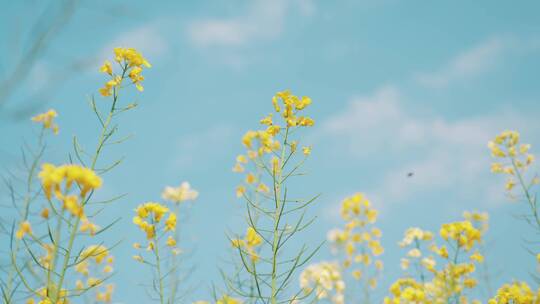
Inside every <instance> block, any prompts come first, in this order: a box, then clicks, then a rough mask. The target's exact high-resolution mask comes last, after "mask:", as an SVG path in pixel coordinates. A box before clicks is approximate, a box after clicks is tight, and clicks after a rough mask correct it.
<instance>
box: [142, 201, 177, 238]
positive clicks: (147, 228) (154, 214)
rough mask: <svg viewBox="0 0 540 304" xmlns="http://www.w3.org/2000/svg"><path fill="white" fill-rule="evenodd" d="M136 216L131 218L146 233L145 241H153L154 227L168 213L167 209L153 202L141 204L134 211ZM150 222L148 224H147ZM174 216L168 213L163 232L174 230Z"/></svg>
mask: <svg viewBox="0 0 540 304" xmlns="http://www.w3.org/2000/svg"><path fill="white" fill-rule="evenodd" d="M135 212H136V214H137V215H136V216H135V217H133V223H134V224H135V225H136V226H138V227H139V228H140V229H141V230H142V231H144V232H145V233H146V238H147V239H149V240H150V239H153V238H155V236H156V225H157V224H158V223H159V222H160V221H161V219H162V218H163V217H164V216H165V215H166V214H167V213H169V208H167V207H165V206H163V205H161V204H159V203H155V202H148V203H144V204H141V205H139V206H138V207H137V209H135ZM149 221H150V222H149ZM175 228H176V215H175V214H174V213H170V214H169V217H168V218H167V220H166V221H165V231H169V230H171V231H172V230H175Z"/></svg>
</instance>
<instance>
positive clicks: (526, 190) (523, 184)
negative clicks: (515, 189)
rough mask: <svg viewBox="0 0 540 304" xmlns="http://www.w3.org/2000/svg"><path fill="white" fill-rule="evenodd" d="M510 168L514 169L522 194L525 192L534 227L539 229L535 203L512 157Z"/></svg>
mask: <svg viewBox="0 0 540 304" xmlns="http://www.w3.org/2000/svg"><path fill="white" fill-rule="evenodd" d="M512 166H513V167H514V171H515V172H516V176H517V177H518V180H519V184H520V186H521V188H522V189H523V192H525V197H526V198H527V202H528V203H529V206H530V207H531V211H532V213H533V216H534V219H535V220H536V225H537V226H538V229H540V217H539V215H538V209H537V206H536V201H535V200H534V199H533V197H532V196H531V194H530V192H529V188H528V187H527V185H526V184H525V181H524V180H523V176H522V175H521V171H520V169H519V168H518V167H517V165H516V162H515V159H514V158H513V157H512Z"/></svg>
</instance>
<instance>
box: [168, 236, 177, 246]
mask: <svg viewBox="0 0 540 304" xmlns="http://www.w3.org/2000/svg"><path fill="white" fill-rule="evenodd" d="M166 244H167V246H169V247H174V246H176V240H175V239H174V238H173V237H172V236H170V235H169V237H168V238H167V243H166Z"/></svg>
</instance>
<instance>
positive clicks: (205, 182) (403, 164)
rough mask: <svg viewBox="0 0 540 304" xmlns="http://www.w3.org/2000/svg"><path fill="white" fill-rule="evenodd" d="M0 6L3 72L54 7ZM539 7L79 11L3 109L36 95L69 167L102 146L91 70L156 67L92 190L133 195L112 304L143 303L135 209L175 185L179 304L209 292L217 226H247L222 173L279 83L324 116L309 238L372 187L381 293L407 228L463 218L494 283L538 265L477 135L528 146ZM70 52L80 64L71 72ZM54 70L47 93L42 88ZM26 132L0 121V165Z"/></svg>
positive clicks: (139, 5) (387, 1)
mask: <svg viewBox="0 0 540 304" xmlns="http://www.w3.org/2000/svg"><path fill="white" fill-rule="evenodd" d="M2 2H3V3H2V10H1V11H0V37H1V41H2V42H1V44H0V67H1V68H2V69H1V70H0V71H1V74H0V75H2V77H4V75H6V72H9V71H10V69H13V66H14V64H15V62H17V60H18V58H19V57H18V55H17V54H20V52H21V51H24V45H25V39H28V34H29V28H30V27H29V24H30V22H31V21H32V20H35V18H36V17H37V16H38V15H40V14H41V13H42V12H43V9H44V8H45V7H47V6H49V5H50V3H48V2H45V1H6V0H4V1H2ZM51 3H52V2H51ZM149 3H151V4H149ZM48 9H51V10H54V9H55V6H54V5H53V6H52V8H48ZM539 10H540V5H539V4H538V2H537V1H519V2H515V1H514V2H509V1H401V0H383V1H372V0H365V1H352V0H345V1H316V0H288V1H287V0H276V1H236V0H235V1H225V0H221V1H168V2H166V3H161V2H160V3H158V2H157V1H155V2H146V1H83V2H80V3H79V5H78V8H77V11H76V13H75V15H74V16H73V18H72V19H71V20H70V21H69V22H68V23H67V24H66V26H65V27H64V28H63V30H62V31H61V32H60V34H59V36H58V37H56V38H55V39H54V40H53V41H52V42H51V44H50V46H49V48H48V49H47V50H46V52H45V53H44V54H43V56H41V57H40V58H39V60H38V61H37V64H36V66H35V68H34V69H33V70H32V72H31V73H30V75H29V77H27V78H26V79H25V80H24V82H23V83H22V84H21V89H20V90H19V91H17V93H16V94H15V95H14V96H13V98H12V99H11V100H9V103H7V104H6V107H4V108H2V111H4V112H5V111H8V110H13V109H16V108H17V106H18V105H19V104H18V103H19V102H21V100H23V98H24V96H27V95H31V94H32V92H38V94H39V96H40V97H39V98H38V101H40V102H44V103H47V105H43V106H41V107H40V108H39V109H36V111H34V112H38V111H41V110H46V109H47V108H49V107H54V108H56V109H57V110H58V112H59V113H60V117H59V119H58V122H59V124H60V127H61V132H60V135H59V136H58V137H57V138H55V139H53V141H52V142H51V147H52V148H51V150H50V152H51V154H50V160H51V161H54V162H56V163H60V162H65V161H66V155H67V153H68V152H69V151H70V148H71V147H70V139H71V137H72V136H73V135H75V134H77V136H78V137H79V138H80V139H81V142H82V143H83V144H84V145H85V146H87V147H94V145H95V141H96V138H97V122H96V121H95V119H94V117H92V116H91V112H90V110H89V108H88V107H87V103H86V98H87V97H88V96H90V95H91V94H94V93H96V92H97V89H98V87H99V86H100V85H101V83H102V82H103V79H104V78H103V75H102V74H99V73H98V71H97V68H98V64H99V63H98V62H99V61H101V60H103V59H105V58H107V56H110V55H109V54H110V50H111V49H112V48H113V47H116V46H126V47H136V48H138V49H140V50H141V51H142V52H143V53H144V54H145V55H146V57H147V58H148V60H149V61H150V62H151V63H152V64H153V68H152V69H150V70H147V71H145V72H144V75H145V77H146V80H145V83H144V86H145V92H144V93H143V94H138V95H132V96H131V97H130V98H133V99H130V100H129V101H138V102H139V103H140V107H139V108H137V109H136V110H135V111H133V112H131V113H129V114H127V115H125V116H123V117H121V119H120V132H121V134H129V133H133V134H134V135H135V137H134V138H133V139H132V140H130V141H129V142H127V143H125V144H123V145H122V146H121V148H114V149H112V150H110V151H108V153H109V156H110V157H109V158H107V159H108V160H111V159H113V158H116V157H120V156H123V155H125V156H127V160H126V162H125V163H124V164H123V165H122V166H121V167H120V168H119V169H117V170H116V171H114V172H113V173H111V174H108V175H106V176H105V177H104V180H105V186H104V187H103V189H101V190H100V194H99V195H100V197H110V196H112V195H116V194H120V193H124V192H128V193H129V196H127V197H126V198H124V199H122V200H121V201H118V202H117V203H116V204H115V205H114V207H112V208H110V209H109V211H108V212H107V214H105V215H104V218H103V219H102V223H103V224H106V223H107V222H109V221H110V220H112V219H114V218H116V217H122V221H121V222H120V223H119V224H118V225H117V226H116V227H115V228H114V230H113V232H111V233H109V234H108V238H107V241H108V242H109V243H112V242H114V241H116V240H118V239H124V240H125V241H124V243H123V244H122V245H121V246H120V247H118V248H117V249H116V250H115V251H114V254H115V255H116V256H117V262H116V269H117V270H118V274H117V276H116V277H115V281H116V284H117V288H118V289H117V292H116V294H115V299H116V300H117V301H118V302H119V303H143V302H144V301H142V300H141V298H142V297H144V293H143V291H142V290H141V289H140V288H133V287H134V286H136V285H135V284H136V283H138V282H141V281H144V280H141V278H142V276H141V275H140V274H141V273H145V268H144V267H143V266H142V265H139V264H136V263H135V262H134V261H132V260H131V258H128V257H130V256H131V255H132V254H133V250H132V248H131V242H133V241H134V240H135V239H137V238H138V237H139V236H140V234H139V232H136V230H135V228H134V227H133V225H132V224H131V223H130V221H131V216H132V209H133V208H134V207H135V206H136V205H137V204H139V203H141V202H144V201H147V200H157V199H159V196H160V192H161V190H162V188H163V187H164V186H166V185H177V184H179V183H180V182H181V181H184V180H188V181H190V182H191V184H192V185H193V187H194V188H195V189H197V190H199V191H200V193H201V194H200V198H199V199H198V200H197V201H196V202H195V203H194V204H193V207H192V208H191V210H190V212H189V217H188V220H187V222H186V223H181V229H182V231H183V233H184V236H185V238H186V239H188V240H189V242H187V243H186V247H188V248H191V249H195V250H196V254H195V255H194V256H193V257H192V258H191V260H190V261H188V264H191V265H196V269H195V272H194V274H193V276H192V278H191V281H190V282H191V284H192V285H194V286H198V289H197V290H196V291H195V292H194V293H193V296H192V299H190V300H196V299H209V289H208V288H209V286H210V284H211V282H215V283H217V284H218V285H219V284H220V278H219V276H218V272H217V269H218V266H223V262H222V260H223V259H224V258H225V257H227V252H228V250H229V244H228V241H227V239H226V237H225V231H241V230H243V229H244V227H245V225H244V223H243V220H242V208H241V206H242V204H241V203H240V202H238V201H237V200H236V198H235V196H234V188H235V186H236V184H237V183H238V181H239V177H238V176H236V175H234V174H233V173H232V172H231V167H232V165H233V163H234V158H235V156H236V155H237V154H238V153H240V152H241V151H242V146H241V143H240V137H241V136H242V134H243V132H244V131H245V130H248V129H252V128H256V127H257V123H258V120H259V119H260V118H261V117H262V116H264V115H266V114H267V113H268V112H270V111H271V103H270V99H271V96H272V95H273V94H274V93H275V92H276V91H278V90H282V89H286V88H290V89H291V90H293V92H295V93H296V94H299V95H309V96H311V97H312V99H313V105H312V106H311V108H310V109H309V110H308V111H309V113H310V114H311V116H312V117H313V118H314V119H315V120H316V122H317V125H316V127H315V128H313V129H311V130H309V131H307V132H306V136H307V137H308V140H309V142H311V143H312V144H313V146H314V148H313V155H312V158H311V160H310V161H309V162H308V163H307V167H306V168H307V170H308V171H309V173H310V175H309V176H308V177H306V178H305V179H304V181H303V184H302V188H304V189H307V190H305V191H304V190H302V193H313V194H315V193H317V192H319V191H321V192H322V193H323V196H322V197H321V199H320V200H319V201H318V203H317V204H316V205H315V206H314V210H313V214H315V215H318V216H319V218H318V220H317V224H316V225H314V226H313V227H312V228H311V231H310V234H309V235H308V236H307V237H306V241H307V242H311V243H312V244H316V242H317V241H320V240H322V239H324V238H325V234H326V231H327V230H329V229H330V228H332V227H335V226H336V225H340V224H341V222H340V219H339V216H338V208H339V204H338V203H339V201H340V200H341V199H342V198H343V197H345V196H346V195H349V194H351V193H354V192H356V191H362V192H366V193H367V194H368V196H369V197H370V199H371V200H372V201H373V203H374V205H375V206H376V207H378V208H379V209H380V210H381V217H380V222H379V225H380V227H381V228H382V230H383V232H384V236H383V245H384V247H385V248H386V252H385V255H384V258H383V260H384V261H385V266H386V268H385V272H384V279H383V281H382V282H381V287H380V288H379V289H378V290H377V294H378V295H379V296H380V295H382V294H384V293H385V290H386V289H387V287H388V286H389V285H390V283H391V282H392V281H393V280H394V279H395V278H396V277H397V276H398V275H400V273H401V272H400V269H399V258H400V257H402V256H403V255H404V252H403V251H402V250H400V249H399V247H398V246H397V244H396V243H397V241H398V240H399V239H400V238H401V237H402V234H403V231H404V230H405V229H406V228H407V227H409V226H419V227H423V228H426V229H432V230H436V229H437V227H438V225H439V224H440V223H443V222H447V221H452V220H459V219H460V215H461V212H462V211H463V210H472V209H476V210H483V211H484V210H485V211H488V212H489V213H490V215H491V229H490V232H489V234H488V236H487V239H488V240H489V249H490V250H489V255H488V262H489V263H490V265H491V267H492V268H493V271H494V272H496V279H495V280H496V282H497V285H499V284H500V283H502V281H503V280H505V281H509V280H511V279H525V280H529V281H530V276H529V272H534V271H535V270H534V269H533V268H534V267H535V266H533V265H535V260H534V257H533V256H531V255H529V254H528V253H526V251H525V250H524V249H523V246H524V241H523V240H524V239H525V238H527V237H532V233H531V231H532V230H531V229H530V228H529V227H526V225H524V224H523V223H520V222H517V221H516V220H515V219H514V218H513V215H516V214H519V213H521V212H523V211H526V209H524V208H522V205H520V204H516V203H511V202H508V200H507V199H506V198H505V197H504V191H503V188H502V187H503V180H502V177H499V176H493V175H491V174H490V173H489V161H490V160H489V152H488V150H487V148H486V143H487V141H488V140H489V139H490V137H492V136H494V135H495V134H496V133H498V132H500V131H501V130H503V129H506V128H517V129H519V130H520V131H521V132H522V135H523V137H524V140H525V141H527V142H530V143H532V144H533V152H537V151H539V150H537V149H536V147H537V146H538V144H540V140H539V138H538V134H539V133H538V131H539V130H540V123H539V122H538V119H537V118H538V113H539V110H540V86H539V85H538V84H539V80H540V72H539V71H540V22H539V21H538V11H539ZM21 46H22V47H21ZM81 60H83V61H84V62H85V64H86V65H84V68H82V69H79V70H72V69H67V70H66V66H68V65H69V63H71V62H74V61H77V62H78V61H81ZM95 60H97V61H95ZM64 73H69V74H67V75H68V77H67V79H62V80H61V85H59V86H57V87H55V89H54V90H53V92H47V93H46V94H41V93H40V92H42V91H40V90H42V89H43V88H44V87H47V85H48V84H49V81H54V79H55V78H54V77H55V75H56V76H57V75H66V74H64ZM55 84H58V83H57V82H55ZM127 101H128V100H123V102H127ZM99 102H107V101H104V100H99ZM32 114H33V113H32ZM32 127H33V126H32V125H31V123H30V121H29V120H28V119H26V118H24V119H21V120H13V119H11V118H8V117H7V115H4V116H2V118H1V120H0V132H1V133H0V134H1V144H0V164H1V165H2V168H11V167H12V166H13V162H14V161H15V160H17V159H18V153H19V150H18V147H19V146H20V145H21V144H22V143H23V141H22V138H25V139H26V140H30V139H31V138H32V130H33V129H32ZM113 156H114V157H113ZM411 171H412V172H414V173H415V174H414V176H413V177H412V178H406V175H407V173H408V172H411ZM520 206H521V207H520ZM323 259H331V257H330V253H329V250H328V248H323V250H322V251H321V253H320V254H319V255H318V256H317V257H316V259H315V260H323ZM379 299H380V297H379Z"/></svg>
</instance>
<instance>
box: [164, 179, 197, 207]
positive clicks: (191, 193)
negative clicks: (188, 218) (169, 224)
mask: <svg viewBox="0 0 540 304" xmlns="http://www.w3.org/2000/svg"><path fill="white" fill-rule="evenodd" d="M198 196H199V192H197V191H196V190H193V189H192V188H191V185H190V184H189V183H188V182H183V183H182V184H181V185H180V186H178V187H165V189H164V190H163V193H162V194H161V197H162V198H163V199H164V200H166V201H170V202H173V203H176V204H179V203H181V202H184V201H193V200H195V199H197V197H198Z"/></svg>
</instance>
